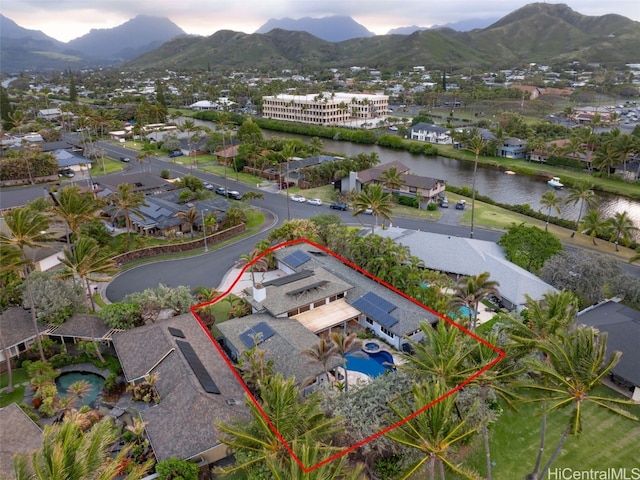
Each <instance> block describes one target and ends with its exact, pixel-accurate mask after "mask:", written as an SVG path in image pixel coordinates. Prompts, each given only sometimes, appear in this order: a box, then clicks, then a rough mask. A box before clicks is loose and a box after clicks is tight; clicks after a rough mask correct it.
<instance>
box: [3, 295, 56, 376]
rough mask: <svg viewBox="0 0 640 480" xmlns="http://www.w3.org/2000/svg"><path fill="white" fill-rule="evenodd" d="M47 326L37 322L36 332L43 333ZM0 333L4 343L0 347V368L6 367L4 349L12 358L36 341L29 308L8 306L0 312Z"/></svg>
mask: <svg viewBox="0 0 640 480" xmlns="http://www.w3.org/2000/svg"><path fill="white" fill-rule="evenodd" d="M46 330H47V327H45V326H44V325H41V324H40V323H38V332H40V334H44V333H45V332H46ZM0 334H1V335H2V341H3V343H4V345H3V346H2V348H0V366H1V367H2V369H1V370H4V369H6V365H5V362H6V361H7V359H6V358H5V351H6V352H8V357H9V358H11V359H13V358H15V357H17V356H18V355H20V354H21V353H24V352H25V351H26V350H28V349H29V348H31V346H32V345H33V344H34V343H35V342H36V338H37V334H36V330H35V327H34V325H33V320H32V318H31V313H30V311H29V310H25V309H24V308H22V307H9V308H7V309H6V310H5V311H4V312H2V313H1V314H0Z"/></svg>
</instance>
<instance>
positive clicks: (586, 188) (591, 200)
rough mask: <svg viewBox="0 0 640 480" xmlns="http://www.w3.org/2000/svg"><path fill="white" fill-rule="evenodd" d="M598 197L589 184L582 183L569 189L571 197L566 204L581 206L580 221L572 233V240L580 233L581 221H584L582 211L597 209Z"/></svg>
mask: <svg viewBox="0 0 640 480" xmlns="http://www.w3.org/2000/svg"><path fill="white" fill-rule="evenodd" d="M598 200H599V198H598V196H597V195H596V194H595V192H594V191H593V188H592V187H591V185H590V184H589V183H587V182H580V183H577V184H576V185H574V186H573V187H571V188H570V189H569V195H567V199H566V200H565V203H567V204H571V205H576V204H578V203H579V204H580V210H579V211H578V219H577V220H576V224H575V229H574V230H573V232H571V238H573V237H574V236H575V234H576V233H578V227H579V226H580V221H581V220H582V211H583V208H584V207H585V204H586V207H587V210H589V209H592V208H595V207H596V206H597V204H598Z"/></svg>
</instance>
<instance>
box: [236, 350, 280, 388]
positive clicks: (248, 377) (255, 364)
mask: <svg viewBox="0 0 640 480" xmlns="http://www.w3.org/2000/svg"><path fill="white" fill-rule="evenodd" d="M253 341H254V346H253V347H252V348H250V349H249V350H245V351H244V352H242V356H241V357H240V358H239V359H238V370H240V373H241V374H242V379H243V380H244V381H245V383H246V384H247V387H248V388H249V390H251V392H253V393H254V394H256V395H257V394H259V391H260V390H259V386H260V383H261V382H264V381H265V380H266V379H267V378H268V377H271V376H273V374H274V370H273V360H270V359H267V358H266V354H267V352H266V351H265V350H262V349H260V348H258V347H257V345H258V343H260V339H259V338H254V339H253Z"/></svg>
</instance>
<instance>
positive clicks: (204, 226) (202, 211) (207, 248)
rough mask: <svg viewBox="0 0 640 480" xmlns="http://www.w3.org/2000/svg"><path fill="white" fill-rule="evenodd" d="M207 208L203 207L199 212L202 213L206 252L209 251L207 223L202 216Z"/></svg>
mask: <svg viewBox="0 0 640 480" xmlns="http://www.w3.org/2000/svg"><path fill="white" fill-rule="evenodd" d="M206 211H207V209H206V208H203V209H202V210H201V211H200V212H201V213H200V214H201V215H202V231H203V232H204V251H205V252H208V251H209V247H208V246H207V224H206V222H205V217H204V212H206Z"/></svg>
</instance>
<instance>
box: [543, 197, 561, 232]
mask: <svg viewBox="0 0 640 480" xmlns="http://www.w3.org/2000/svg"><path fill="white" fill-rule="evenodd" d="M561 204H562V198H560V197H559V196H557V195H556V192H555V191H553V190H547V191H546V192H544V193H543V194H542V198H541V199H540V205H542V207H543V208H546V209H547V220H546V222H545V224H544V231H545V232H547V231H549V217H551V209H553V210H555V211H556V213H557V214H560V205H561Z"/></svg>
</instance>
